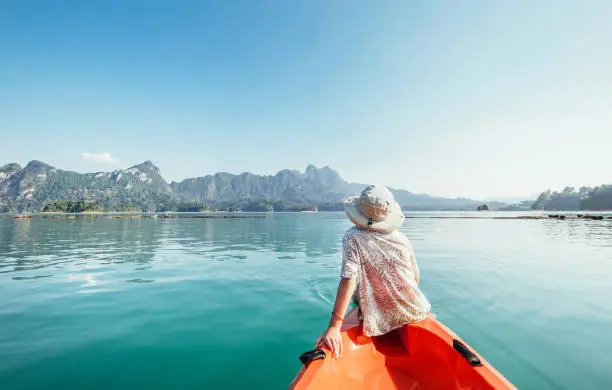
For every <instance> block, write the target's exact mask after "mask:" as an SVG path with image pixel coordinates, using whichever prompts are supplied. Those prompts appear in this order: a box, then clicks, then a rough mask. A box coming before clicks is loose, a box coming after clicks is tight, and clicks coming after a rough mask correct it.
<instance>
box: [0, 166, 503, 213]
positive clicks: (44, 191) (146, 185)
mask: <svg viewBox="0 0 612 390" xmlns="http://www.w3.org/2000/svg"><path fill="white" fill-rule="evenodd" d="M364 186H365V185H364V184H358V183H349V182H347V181H345V180H343V179H342V178H341V177H340V175H339V174H338V173H337V172H336V171H334V170H333V169H331V168H329V167H327V166H326V167H323V168H317V167H315V166H314V165H309V166H308V167H306V169H305V171H303V172H300V171H297V170H291V169H283V170H281V171H279V172H278V173H276V174H275V175H256V174H253V173H248V172H245V173H242V174H232V173H227V172H219V173H215V174H212V175H206V176H202V177H196V178H189V179H185V180H183V181H180V182H171V183H168V182H166V180H164V178H163V177H162V175H161V172H160V169H159V168H158V167H156V166H155V165H154V164H153V163H152V162H151V161H146V162H144V163H142V164H138V165H134V166H132V167H130V168H128V169H125V170H115V171H112V172H94V173H77V172H73V171H65V170H61V169H57V168H55V167H52V166H51V165H48V164H45V163H44V162H41V161H37V160H34V161H30V162H29V163H28V164H27V165H26V166H25V167H21V166H20V165H19V164H16V163H12V164H7V165H4V166H2V167H0V212H24V211H32V212H38V211H75V207H76V211H86V210H97V211H124V210H143V211H168V210H179V211H196V210H202V209H208V210H243V211H271V210H274V211H288V210H296V211H297V210H309V209H314V208H318V209H319V210H340V209H342V201H343V200H344V199H345V198H346V197H347V196H350V195H357V194H359V192H360V191H361V190H362V189H363V188H364ZM391 191H392V192H393V194H394V195H395V197H396V200H397V201H398V203H399V204H400V205H401V206H402V207H403V208H404V209H405V210H476V208H477V206H478V205H479V204H481V203H482V202H479V201H475V200H471V199H465V198H452V199H451V198H443V197H435V196H430V195H424V194H414V193H411V192H410V191H407V190H403V189H395V188H391ZM488 205H489V208H490V209H495V208H500V207H503V206H504V204H503V203H500V202H489V203H488Z"/></svg>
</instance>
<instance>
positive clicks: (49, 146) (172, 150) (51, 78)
mask: <svg viewBox="0 0 612 390" xmlns="http://www.w3.org/2000/svg"><path fill="white" fill-rule="evenodd" d="M350 4H351V5H352V7H347V6H346V4H344V3H342V2H337V1H332V2H328V1H327V2H325V1H308V2H301V1H296V2H290V3H287V2H275V1H266V2H258V3H254V2H248V1H235V2H226V3H225V2H224V3H217V2H199V3H197V4H194V3H191V2H182V1H178V2H156V3H150V2H148V1H144V0H139V1H108V2H104V3H90V2H80V1H76V0H75V1H65V2H61V4H60V3H51V2H46V1H36V0H33V1H30V2H16V1H13V2H7V3H5V4H3V6H2V12H0V36H1V37H4V38H0V40H1V42H2V46H3V50H2V51H1V52H0V63H1V64H2V68H3V69H2V70H3V71H2V72H0V85H2V86H3V87H2V88H1V89H0V142H2V144H3V146H4V148H3V156H2V160H3V161H2V162H1V164H5V163H10V162H19V163H20V164H22V165H25V164H24V163H27V162H28V161H30V160H40V161H43V162H46V163H48V164H50V165H53V166H55V167H57V168H60V169H64V170H72V171H77V172H93V171H110V170H113V169H116V168H127V167H129V166H131V165H135V164H138V163H141V162H143V161H145V160H151V161H152V162H153V163H155V164H156V165H157V166H158V167H160V169H161V171H162V175H163V176H164V178H165V179H166V180H167V181H173V180H174V181H180V180H183V179H185V178H190V177H197V176H204V175H206V174H213V173H215V172H220V171H225V172H231V173H241V172H246V171H248V172H252V173H255V174H260V175H267V174H274V173H276V172H277V171H278V170H280V169H285V168H287V169H297V170H300V171H303V169H304V168H305V167H306V166H307V165H308V164H313V165H315V166H317V167H322V166H326V165H327V166H330V167H331V168H333V169H334V170H336V171H338V173H339V174H340V176H341V177H342V178H343V179H345V180H347V181H349V182H358V183H374V182H379V183H385V184H386V185H388V186H391V187H394V188H402V189H406V190H409V191H411V192H413V193H426V194H430V195H435V196H444V197H453V198H454V197H467V198H472V199H491V198H514V197H521V198H524V197H532V196H533V194H537V193H540V192H542V191H545V190H547V189H552V190H562V189H563V188H564V187H565V186H575V187H580V186H583V185H587V186H595V185H600V184H607V183H612V177H610V174H609V172H608V167H609V166H611V165H612V164H611V163H612V153H610V152H609V146H608V145H610V144H612V142H611V141H612V131H611V129H612V110H610V107H612V74H611V73H610V69H612V53H611V52H610V50H608V47H609V42H610V41H611V40H612V23H610V22H609V17H608V15H610V11H612V3H609V2H605V1H593V2H588V3H584V4H583V3H577V2H571V1H558V2H555V3H554V7H551V6H550V5H549V4H547V3H544V2H541V3H535V2H529V3H516V2H488V1H474V2H470V3H469V4H466V3H463V4H455V3H445V4H441V3H438V4H435V3H412V2H404V1H384V2H379V3H377V4H372V3H368V2H351V3H350Z"/></svg>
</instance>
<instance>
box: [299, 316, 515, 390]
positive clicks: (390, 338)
mask: <svg viewBox="0 0 612 390" xmlns="http://www.w3.org/2000/svg"><path fill="white" fill-rule="evenodd" d="M402 332H403V333H404V334H403V335H402V334H401V333H402ZM406 333H407V334H406ZM402 336H404V337H402ZM406 336H407V337H406ZM402 339H405V340H407V344H408V345H405V344H404V342H403V341H402ZM342 342H343V345H344V352H343V354H342V357H340V358H339V359H334V358H333V357H332V356H331V353H330V351H329V350H328V349H315V350H313V351H308V352H305V353H304V354H302V355H301V356H300V360H301V361H302V363H303V366H302V368H301V369H300V371H299V372H298V373H297V375H296V376H295V378H294V379H293V381H292V382H291V384H290V386H289V388H290V389H292V390H305V389H310V390H312V389H351V390H357V389H373V390H378V389H414V390H416V389H424V390H429V389H516V387H515V386H513V385H512V384H511V383H510V382H509V381H508V380H507V379H506V378H505V377H504V376H503V375H501V374H500V373H499V372H498V371H497V370H496V369H495V368H494V367H493V366H491V365H490V364H489V363H488V362H487V361H486V360H485V359H483V358H482V356H480V355H478V354H477V353H476V352H474V350H473V349H472V348H471V347H470V346H468V345H467V344H466V343H465V342H464V341H463V340H461V339H460V338H459V337H458V336H457V335H456V334H454V333H453V332H452V331H451V330H450V329H448V328H447V327H446V326H444V325H443V324H442V323H440V322H439V321H437V320H436V319H434V318H432V317H427V318H426V319H425V320H423V321H420V322H416V323H412V324H410V325H406V326H404V327H403V328H400V329H398V330H396V331H394V332H391V333H389V334H387V335H384V336H379V337H366V336H364V335H363V333H362V332H361V327H360V326H355V327H352V328H350V329H346V330H343V331H342Z"/></svg>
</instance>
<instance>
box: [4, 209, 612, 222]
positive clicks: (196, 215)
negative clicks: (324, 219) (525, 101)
mask: <svg viewBox="0 0 612 390" xmlns="http://www.w3.org/2000/svg"><path fill="white" fill-rule="evenodd" d="M318 213H342V211H317V212H303V211H274V212H266V211H169V212H146V213H143V212H140V211H85V212H81V213H66V212H60V211H45V212H35V213H24V214H18V213H0V217H12V218H14V219H32V218H37V219H38V218H43V219H48V218H52V219H85V218H108V219H123V218H125V219H184V218H193V219H242V218H265V217H266V216H267V215H268V214H306V215H308V214H318ZM419 213H423V214H426V215H414V214H419ZM513 213H514V214H516V213H520V212H517V211H489V212H482V211H428V210H427V211H404V214H405V215H404V217H405V218H406V219H505V220H587V221H589V220H594V218H593V217H596V218H599V219H595V220H612V210H606V211H581V212H575V211H572V212H557V213H552V212H547V211H540V210H538V211H534V213H536V214H531V215H530V214H529V213H525V214H523V215H502V214H513ZM427 214H437V215H427ZM440 214H442V215H440ZM444 214H449V215H444ZM453 214H455V215H453ZM457 214H459V215H457Z"/></svg>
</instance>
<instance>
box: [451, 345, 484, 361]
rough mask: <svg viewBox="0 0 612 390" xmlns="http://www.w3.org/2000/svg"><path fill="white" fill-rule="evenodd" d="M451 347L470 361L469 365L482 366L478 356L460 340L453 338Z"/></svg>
mask: <svg viewBox="0 0 612 390" xmlns="http://www.w3.org/2000/svg"><path fill="white" fill-rule="evenodd" d="M453 348H455V349H456V350H457V352H459V353H460V354H461V356H463V357H464V358H465V360H467V361H468V363H470V365H472V366H475V367H479V366H482V362H481V361H480V359H479V358H478V356H476V354H475V353H474V352H472V351H470V350H469V348H468V347H466V346H465V344H463V343H462V342H461V341H459V340H456V339H453Z"/></svg>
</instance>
